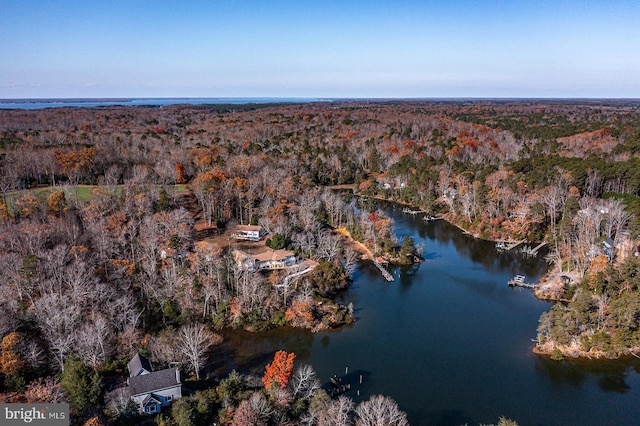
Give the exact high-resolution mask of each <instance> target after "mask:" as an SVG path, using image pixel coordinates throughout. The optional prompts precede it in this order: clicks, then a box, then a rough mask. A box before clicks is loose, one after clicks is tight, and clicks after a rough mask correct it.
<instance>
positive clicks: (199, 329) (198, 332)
mask: <svg viewBox="0 0 640 426" xmlns="http://www.w3.org/2000/svg"><path fill="white" fill-rule="evenodd" d="M178 338H179V340H180V351H181V352H182V354H183V355H184V357H185V358H186V360H187V362H188V363H189V365H190V367H191V369H192V370H193V371H194V372H195V373H196V378H197V379H198V380H200V368H201V367H202V364H203V363H204V362H205V361H206V359H207V356H206V355H207V351H208V350H209V348H210V347H211V346H213V345H217V344H218V343H220V342H222V336H220V335H219V334H216V333H213V332H211V331H209V329H208V328H207V327H205V326H204V325H201V324H196V325H187V326H183V327H181V328H180V331H179V332H178Z"/></svg>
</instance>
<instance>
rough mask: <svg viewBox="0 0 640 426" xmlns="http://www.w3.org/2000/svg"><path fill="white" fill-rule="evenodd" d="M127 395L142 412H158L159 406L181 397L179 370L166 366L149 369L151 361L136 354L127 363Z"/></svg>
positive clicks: (169, 403)
mask: <svg viewBox="0 0 640 426" xmlns="http://www.w3.org/2000/svg"><path fill="white" fill-rule="evenodd" d="M127 367H128V369H129V380H128V382H129V388H128V390H129V395H130V397H131V399H132V400H133V402H135V403H136V405H137V406H138V409H139V410H140V412H142V413H144V414H155V413H159V412H160V409H161V407H165V406H168V405H171V403H172V402H173V400H175V399H178V398H181V397H182V383H181V381H180V370H178V369H177V368H167V369H164V370H160V371H151V363H150V362H149V360H148V359H146V358H145V357H143V356H142V355H140V354H136V356H134V357H133V359H132V360H131V361H129V364H127Z"/></svg>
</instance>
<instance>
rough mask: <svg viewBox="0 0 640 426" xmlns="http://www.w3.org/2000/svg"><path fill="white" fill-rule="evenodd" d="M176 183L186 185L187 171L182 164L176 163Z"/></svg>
mask: <svg viewBox="0 0 640 426" xmlns="http://www.w3.org/2000/svg"><path fill="white" fill-rule="evenodd" d="M176 183H177V184H181V183H187V171H186V170H185V168H184V165H182V163H176Z"/></svg>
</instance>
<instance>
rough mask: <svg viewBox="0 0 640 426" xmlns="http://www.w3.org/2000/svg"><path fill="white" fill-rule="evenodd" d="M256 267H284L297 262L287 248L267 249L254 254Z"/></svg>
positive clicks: (293, 254) (269, 268) (270, 268)
mask: <svg viewBox="0 0 640 426" xmlns="http://www.w3.org/2000/svg"><path fill="white" fill-rule="evenodd" d="M255 259H256V266H257V268H258V269H268V270H272V269H284V268H286V267H288V266H293V265H295V264H296V263H297V258H296V255H295V253H294V252H292V251H289V250H269V251H266V252H263V253H259V254H256V255H255Z"/></svg>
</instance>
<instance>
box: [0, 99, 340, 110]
mask: <svg viewBox="0 0 640 426" xmlns="http://www.w3.org/2000/svg"><path fill="white" fill-rule="evenodd" d="M329 101H331V100H330V99H321V98H104V99H103V98H100V99H96V98H87V99H80V98H78V99H0V109H44V108H63V107H86V108H94V107H105V106H119V105H121V106H148V107H152V106H167V105H179V104H188V105H220V104H234V105H245V104H270V103H306V102H329Z"/></svg>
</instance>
